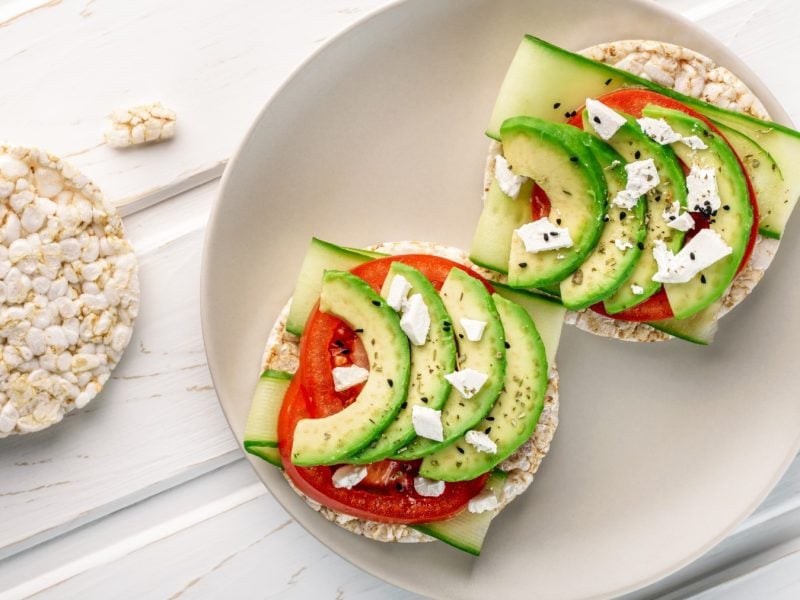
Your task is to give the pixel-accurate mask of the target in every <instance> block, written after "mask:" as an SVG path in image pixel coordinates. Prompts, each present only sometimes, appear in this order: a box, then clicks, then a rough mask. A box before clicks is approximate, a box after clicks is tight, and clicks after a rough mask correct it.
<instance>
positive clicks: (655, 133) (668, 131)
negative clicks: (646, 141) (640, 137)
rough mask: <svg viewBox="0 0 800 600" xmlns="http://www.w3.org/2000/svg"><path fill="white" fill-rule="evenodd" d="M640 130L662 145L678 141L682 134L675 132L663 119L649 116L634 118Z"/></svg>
mask: <svg viewBox="0 0 800 600" xmlns="http://www.w3.org/2000/svg"><path fill="white" fill-rule="evenodd" d="M636 122H637V123H639V126H640V127H641V128H642V131H643V132H644V133H645V135H647V137H649V138H650V139H651V140H653V141H655V142H658V143H659V144H661V145H662V146H663V145H665V144H671V143H673V142H677V141H680V140H681V139H682V137H683V136H681V134H680V133H678V132H676V131H675V130H674V129H672V127H670V126H669V124H668V123H667V122H666V121H665V120H664V119H653V118H650V117H642V118H641V119H636Z"/></svg>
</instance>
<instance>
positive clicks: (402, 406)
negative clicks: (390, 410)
mask: <svg viewBox="0 0 800 600" xmlns="http://www.w3.org/2000/svg"><path fill="white" fill-rule="evenodd" d="M400 408H408V402H403V403H402V404H401V405H400Z"/></svg>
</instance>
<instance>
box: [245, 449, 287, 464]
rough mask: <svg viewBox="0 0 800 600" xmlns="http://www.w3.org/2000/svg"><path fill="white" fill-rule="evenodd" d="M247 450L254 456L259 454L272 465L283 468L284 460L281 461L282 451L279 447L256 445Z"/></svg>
mask: <svg viewBox="0 0 800 600" xmlns="http://www.w3.org/2000/svg"><path fill="white" fill-rule="evenodd" d="M247 452H249V453H250V454H252V455H253V456H257V457H259V458H262V459H264V460H265V461H267V462H268V463H269V464H271V465H274V466H276V467H279V468H283V462H282V461H281V453H280V451H279V450H278V449H277V448H270V447H268V446H256V447H253V448H248V449H247Z"/></svg>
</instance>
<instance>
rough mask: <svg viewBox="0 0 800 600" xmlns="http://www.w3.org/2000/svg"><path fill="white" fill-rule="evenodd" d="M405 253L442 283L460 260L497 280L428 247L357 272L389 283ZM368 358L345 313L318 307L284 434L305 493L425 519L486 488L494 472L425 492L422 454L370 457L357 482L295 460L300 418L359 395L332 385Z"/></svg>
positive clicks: (379, 514)
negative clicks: (341, 483)
mask: <svg viewBox="0 0 800 600" xmlns="http://www.w3.org/2000/svg"><path fill="white" fill-rule="evenodd" d="M394 261H400V262H403V263H406V264H408V265H410V266H412V267H415V268H416V269H419V270H420V271H421V272H422V273H423V274H424V275H425V276H426V277H427V278H428V279H429V280H430V281H431V283H432V284H433V286H434V288H436V289H437V290H438V289H440V288H441V286H442V284H443V283H444V280H445V279H446V278H447V275H448V274H449V273H450V271H451V270H452V269H453V267H456V268H459V269H462V270H464V271H466V272H468V273H469V274H470V275H472V276H473V277H476V278H478V279H480V280H481V281H482V282H483V284H484V285H485V286H486V288H487V289H488V290H489V291H490V292H492V291H494V289H493V288H492V286H491V285H490V284H489V283H488V282H487V281H486V280H485V279H483V278H482V277H480V276H479V275H478V274H477V273H475V272H473V271H472V270H471V269H469V268H467V267H465V266H463V265H460V264H458V263H455V262H453V261H450V260H447V259H444V258H439V257H437V256H430V255H427V254H407V255H401V256H391V257H386V258H381V259H377V260H373V261H370V262H368V263H365V264H363V265H361V266H359V267H356V268H355V269H352V272H353V273H354V274H355V275H358V276H359V277H361V278H362V279H363V280H364V281H366V282H367V283H368V284H369V285H371V286H372V287H373V289H375V290H376V291H379V290H380V288H381V287H382V286H383V281H384V280H385V279H386V275H387V273H388V272H389V267H390V266H391V264H392V262H394ZM345 364H358V365H359V366H362V367H364V368H368V366H369V363H368V361H367V360H366V355H365V354H364V352H363V348H362V347H361V344H360V342H359V340H358V336H357V335H356V334H355V332H354V331H353V330H352V329H350V328H349V327H348V326H347V325H346V324H345V323H343V322H342V321H340V320H339V319H337V318H335V317H332V316H330V315H327V314H325V313H322V312H320V310H319V308H316V309H315V310H314V311H312V313H311V316H310V317H309V319H308V321H307V322H306V326H305V329H304V331H303V338H302V341H301V343H300V370H299V371H298V373H297V374H296V375H295V378H294V379H293V381H292V384H291V386H290V387H289V390H288V391H287V393H286V396H285V398H284V401H283V406H282V407H281V414H280V417H279V421H278V440H279V444H278V446H279V449H280V452H281V459H282V461H283V465H284V469H285V472H286V474H287V475H288V476H289V478H290V479H291V480H292V482H293V483H294V484H295V485H296V486H297V487H298V489H300V491H302V492H303V493H304V494H305V495H306V496H308V497H309V498H311V499H313V500H315V501H316V502H319V503H321V504H324V505H325V506H327V507H329V508H332V509H334V510H337V511H339V512H342V513H346V514H349V515H352V516H354V517H358V518H363V519H369V520H373V521H380V522H383V523H406V524H412V523H425V522H430V521H439V520H442V519H446V518H448V517H450V516H453V515H454V514H456V513H458V512H460V511H461V510H463V509H464V507H465V506H466V504H467V502H468V501H469V499H470V498H472V497H473V496H475V495H476V494H478V493H479V492H480V491H481V489H482V488H483V484H484V483H485V481H486V478H487V477H488V475H483V476H481V477H479V478H477V479H474V480H472V481H465V482H460V483H448V484H447V485H446V486H445V492H444V494H442V495H441V496H439V497H436V498H426V497H423V496H420V495H419V494H417V493H416V491H415V490H414V485H413V480H414V476H416V475H417V474H418V472H419V463H420V461H409V462H401V461H393V460H385V461H381V462H378V463H374V464H371V465H367V477H366V478H365V479H364V480H363V481H362V482H361V483H360V484H358V485H357V486H356V487H354V488H353V489H350V490H346V489H339V488H336V487H334V486H333V482H332V479H331V477H332V474H333V471H334V470H335V467H297V466H295V465H293V464H292V462H291V448H292V441H293V437H294V430H295V426H296V425H297V421H299V420H300V419H305V418H320V417H324V416H327V415H331V414H335V413H337V412H339V411H340V410H342V409H343V408H344V407H345V406H347V404H349V403H350V402H352V400H353V399H354V398H355V397H356V396H357V395H358V391H360V388H361V386H359V387H355V388H351V389H350V390H346V391H345V392H336V391H335V390H334V388H333V376H332V374H331V370H332V368H333V367H334V366H344V365H345Z"/></svg>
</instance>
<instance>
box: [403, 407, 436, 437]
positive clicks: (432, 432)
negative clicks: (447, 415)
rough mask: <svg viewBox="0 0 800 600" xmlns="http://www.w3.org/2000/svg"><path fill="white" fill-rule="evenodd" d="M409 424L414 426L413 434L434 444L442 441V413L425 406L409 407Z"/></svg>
mask: <svg viewBox="0 0 800 600" xmlns="http://www.w3.org/2000/svg"><path fill="white" fill-rule="evenodd" d="M411 424H412V425H413V426H414V433H416V434H417V435H418V436H419V437H423V438H426V439H429V440H433V441H434V442H442V441H444V429H443V428H442V411H440V410H433V409H432V408H428V407H427V406H417V405H414V406H412V407H411Z"/></svg>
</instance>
